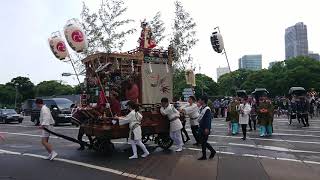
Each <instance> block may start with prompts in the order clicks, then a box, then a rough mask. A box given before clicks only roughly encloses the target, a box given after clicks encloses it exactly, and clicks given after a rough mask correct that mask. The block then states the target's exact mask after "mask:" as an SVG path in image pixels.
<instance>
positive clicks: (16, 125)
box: [4, 124, 79, 130]
mask: <svg viewBox="0 0 320 180" xmlns="http://www.w3.org/2000/svg"><path fill="white" fill-rule="evenodd" d="M4 125H5V126H11V127H26V128H34V129H38V127H37V126H32V125H21V124H4ZM54 129H65V130H69V129H71V130H74V129H79V128H76V127H58V126H55V127H54Z"/></svg>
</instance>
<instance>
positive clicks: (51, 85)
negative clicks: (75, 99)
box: [36, 80, 74, 96]
mask: <svg viewBox="0 0 320 180" xmlns="http://www.w3.org/2000/svg"><path fill="white" fill-rule="evenodd" d="M71 94H74V89H73V88H72V86H70V85H64V84H62V83H61V82H57V81H54V80H52V81H42V82H40V83H39V84H38V85H37V86H36V95H37V96H54V95H71Z"/></svg>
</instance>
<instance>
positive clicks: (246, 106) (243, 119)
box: [239, 98, 251, 140]
mask: <svg viewBox="0 0 320 180" xmlns="http://www.w3.org/2000/svg"><path fill="white" fill-rule="evenodd" d="M239 110H240V113H239V124H241V129H242V134H243V137H242V140H246V138H247V124H248V123H249V115H250V111H251V105H250V103H249V102H248V100H247V99H246V98H244V99H242V103H241V104H240V106H239Z"/></svg>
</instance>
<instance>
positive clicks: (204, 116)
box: [198, 95, 216, 160]
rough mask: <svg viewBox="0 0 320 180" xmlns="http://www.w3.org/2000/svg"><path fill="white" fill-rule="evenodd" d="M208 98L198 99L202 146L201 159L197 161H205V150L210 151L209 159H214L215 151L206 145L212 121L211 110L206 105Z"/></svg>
mask: <svg viewBox="0 0 320 180" xmlns="http://www.w3.org/2000/svg"><path fill="white" fill-rule="evenodd" d="M207 103H208V97H207V96H205V95H204V96H202V97H200V98H199V104H200V105H201V107H200V115H199V140H200V143H201V146H202V157H200V158H199V159H198V160H206V159H207V155H206V149H207V148H208V149H209V150H210V151H211V154H210V156H209V159H212V158H214V155H215V154H216V151H215V150H214V149H213V147H212V146H211V145H210V144H209V143H208V137H209V134H210V130H211V120H212V113H211V109H210V108H209V107H208V105H207Z"/></svg>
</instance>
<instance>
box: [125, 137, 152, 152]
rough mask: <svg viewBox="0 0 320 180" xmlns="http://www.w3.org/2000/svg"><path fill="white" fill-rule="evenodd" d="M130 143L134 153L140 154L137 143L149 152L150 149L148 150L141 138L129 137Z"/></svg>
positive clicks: (144, 150)
mask: <svg viewBox="0 0 320 180" xmlns="http://www.w3.org/2000/svg"><path fill="white" fill-rule="evenodd" d="M129 143H130V144H131V147H132V152H133V155H135V156H137V155H138V153H137V145H138V146H139V147H140V148H141V149H142V151H143V152H144V154H149V151H148V150H147V148H146V146H145V145H144V144H143V143H142V141H141V139H140V140H131V139H129Z"/></svg>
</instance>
